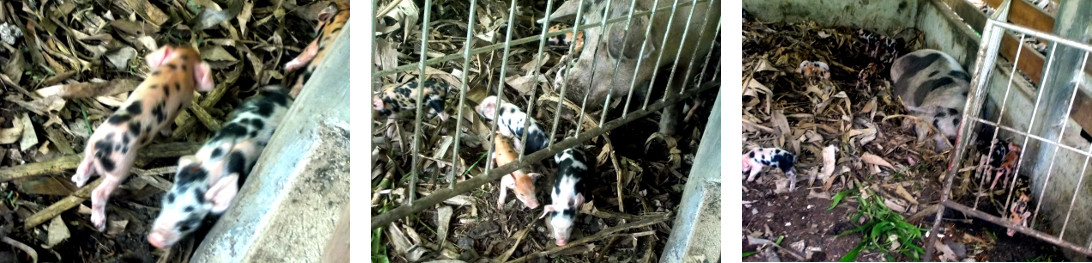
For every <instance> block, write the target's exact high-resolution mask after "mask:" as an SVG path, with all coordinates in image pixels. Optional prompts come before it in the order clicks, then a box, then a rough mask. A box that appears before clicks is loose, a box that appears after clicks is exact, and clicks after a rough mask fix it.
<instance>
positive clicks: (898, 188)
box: [895, 184, 918, 205]
mask: <svg viewBox="0 0 1092 263" xmlns="http://www.w3.org/2000/svg"><path fill="white" fill-rule="evenodd" d="M895 194H898V195H899V197H902V199H906V201H907V202H910V203H911V204H915V205H916V204H918V200H917V199H915V198H914V195H911V194H910V192H908V191H906V188H903V187H902V185H898V184H896V185H895Z"/></svg>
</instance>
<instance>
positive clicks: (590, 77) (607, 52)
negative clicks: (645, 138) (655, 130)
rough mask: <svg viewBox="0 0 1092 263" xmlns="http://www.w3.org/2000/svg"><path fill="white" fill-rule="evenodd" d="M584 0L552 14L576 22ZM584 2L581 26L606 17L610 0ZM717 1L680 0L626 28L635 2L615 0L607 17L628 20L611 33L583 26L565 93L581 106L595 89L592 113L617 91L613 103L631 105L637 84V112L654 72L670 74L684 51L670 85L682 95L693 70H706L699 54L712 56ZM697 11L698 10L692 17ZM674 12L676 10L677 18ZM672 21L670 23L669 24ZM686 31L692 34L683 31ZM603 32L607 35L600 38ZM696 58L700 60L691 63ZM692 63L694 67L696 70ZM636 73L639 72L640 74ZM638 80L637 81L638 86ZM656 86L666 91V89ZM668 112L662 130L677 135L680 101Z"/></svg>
mask: <svg viewBox="0 0 1092 263" xmlns="http://www.w3.org/2000/svg"><path fill="white" fill-rule="evenodd" d="M580 1H581V0H570V1H569V2H566V3H564V4H563V5H562V7H559V8H558V10H557V11H556V12H554V13H553V14H551V15H550V17H551V19H552V20H557V19H562V21H565V22H568V21H571V19H572V18H570V17H571V16H573V15H575V13H576V11H577V8H576V6H577V5H578V4H577V3H578V2H580ZM583 1H584V2H583V3H584V8H583V10H584V15H583V19H584V20H583V21H581V22H580V23H579V24H589V23H592V24H596V25H598V24H599V23H600V22H601V21H603V10H604V8H606V5H607V1H605V0H583ZM712 1H713V3H712V6H713V8H709V5H710V2H704V1H703V2H699V3H697V4H695V5H689V6H682V4H684V3H687V4H689V3H692V1H685V0H679V1H677V2H678V4H679V7H678V8H677V9H676V10H675V12H671V11H670V10H671V9H665V10H664V11H658V12H656V16H655V17H654V18H652V19H651V20H650V19H649V16H650V15H648V14H646V15H635V16H633V21H632V22H631V24H630V26H629V28H626V24H625V17H627V16H628V14H629V10H630V3H631V2H632V1H631V0H613V1H612V2H611V3H610V9H611V10H610V12H609V14H608V15H607V19H611V18H616V17H623V21H622V22H620V23H614V24H608V25H607V26H606V30H605V31H604V30H603V29H602V28H600V27H593V28H587V29H584V30H583V32H584V40H585V43H584V47H585V48H583V50H582V52H580V53H579V56H578V57H577V59H576V60H575V61H573V62H572V65H570V66H571V67H572V68H571V69H569V70H566V71H565V72H567V74H566V76H565V77H564V79H565V80H564V81H566V82H568V84H567V85H568V88H567V90H566V92H565V93H566V94H565V97H566V98H567V99H569V100H571V101H574V102H576V103H578V104H579V103H582V102H583V100H584V96H585V94H588V92H590V93H591V94H590V95H588V102H587V103H588V104H587V106H586V107H587V108H586V111H587V112H592V111H595V110H598V109H601V108H602V105H603V103H604V101H605V100H606V97H607V94H613V95H612V96H611V98H612V99H611V101H614V102H621V103H625V100H626V96H627V95H628V94H629V92H630V87H631V86H635V87H636V89H635V90H634V91H633V94H634V100H633V102H631V106H630V109H631V110H633V109H635V108H638V107H640V106H641V104H642V103H644V99H643V97H644V95H645V92H646V91H647V89H648V86H649V82H650V80H651V79H652V77H653V75H652V73H653V70H654V69H656V68H661V67H662V68H661V69H660V71H659V72H660V73H669V72H670V71H671V67H670V66H671V65H673V64H674V63H675V58H676V55H678V64H677V67H678V68H676V69H675V75H674V77H673V78H672V82H671V83H669V84H668V86H669V87H670V89H668V93H669V95H671V96H675V95H674V94H677V93H678V92H679V89H680V88H682V87H684V86H685V85H686V84H687V82H688V79H690V78H689V76H687V75H685V74H686V73H687V71H688V69H690V70H689V71H690V73H691V74H692V75H693V74H697V73H698V71H700V70H701V66H700V65H698V64H700V63H701V62H702V60H701V59H694V58H695V57H701V56H705V55H707V54H708V52H709V49H710V48H711V47H712V45H713V42H714V41H713V40H714V38H715V35H716V28H717V23H719V22H720V1H719V0H712ZM653 2H654V1H653V0H638V1H636V5H637V6H636V9H635V10H637V11H641V10H651V9H652V7H653V6H652V5H653ZM674 3H675V1H671V0H660V1H659V4H658V6H659V7H671V6H672V5H673V4H674ZM691 10H693V14H692V17H689V20H688V16H691ZM672 13H674V16H673V18H672ZM669 19H670V27H668V24H669V23H668V22H669ZM650 23H651V24H652V27H651V32H649V34H648V37H646V35H645V32H646V29H647V28H648V25H649V24H650ZM687 28H689V30H687ZM668 31H670V32H668ZM684 31H685V33H686V35H683V33H684ZM603 32H606V33H607V34H606V35H603V36H602V39H600V35H602V34H603ZM627 32H628V34H627ZM665 38H666V43H665V42H664V39H665ZM623 39H624V40H623ZM642 44H645V45H646V47H645V49H644V52H643V53H642V52H641V46H642ZM680 45H682V49H681V51H682V52H680V48H679V46H680ZM661 52H662V53H661ZM661 54H662V55H661ZM660 56H662V58H660V59H659V61H657V58H658V57H660ZM641 57H643V59H642V60H641V64H640V65H638V64H637V60H638V58H641ZM691 60H697V61H695V62H693V63H691ZM616 61H620V63H618V67H617V70H616V68H615V66H614V65H615V62H616ZM692 64H693V65H692ZM691 66H693V67H694V68H690V67H691ZM634 72H637V74H636V77H635V75H634ZM666 77H668V76H667V74H664V75H662V76H661V77H659V78H666ZM635 82H636V85H633V84H634V83H635ZM654 88H655V89H663V87H654ZM653 99H655V98H653ZM653 99H650V100H649V103H650V104H651V103H652V102H655V100H653ZM612 104H613V103H612ZM663 114H664V115H663V116H661V119H660V132H661V133H664V134H667V135H673V134H674V133H675V128H676V127H675V126H676V125H677V123H678V118H679V116H678V115H680V114H681V111H680V107H679V105H678V104H673V105H672V106H669V107H667V108H665V109H664V113H663Z"/></svg>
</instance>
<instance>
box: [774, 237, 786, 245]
mask: <svg viewBox="0 0 1092 263" xmlns="http://www.w3.org/2000/svg"><path fill="white" fill-rule="evenodd" d="M784 239H785V236H779V237H777V242H774V244H777V245H778V246H780V245H781V240H784Z"/></svg>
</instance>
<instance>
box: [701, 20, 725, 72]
mask: <svg viewBox="0 0 1092 263" xmlns="http://www.w3.org/2000/svg"><path fill="white" fill-rule="evenodd" d="M721 24H722V23H720V21H717V30H716V31H715V32H716V33H715V34H713V39H717V37H718V36H720V25H721ZM713 41H715V40H711V41H710V42H713ZM710 45H711V46H709V52H708V53H705V62H703V63H702V64H701V72H699V73H698V83H703V81H705V67H708V66H709V59H710V58H712V56H713V46H715V45H714V44H712V43H710ZM721 45H722V46H723V44H721ZM721 52H723V51H721ZM714 77H715V76H714Z"/></svg>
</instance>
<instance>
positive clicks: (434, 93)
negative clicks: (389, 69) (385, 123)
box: [372, 79, 450, 121]
mask: <svg viewBox="0 0 1092 263" xmlns="http://www.w3.org/2000/svg"><path fill="white" fill-rule="evenodd" d="M418 84H420V85H423V86H424V87H420V89H421V93H422V96H423V98H424V99H423V100H424V101H422V102H421V105H422V106H423V107H426V108H427V109H428V117H429V118H432V117H436V116H439V117H440V121H447V117H448V115H447V113H446V112H444V96H446V94H447V90H448V89H450V86H449V85H448V84H447V83H446V82H443V81H435V80H431V79H430V80H425V81H423V82H420V83H418V82H417V81H414V82H410V83H406V84H405V85H397V86H388V87H386V88H383V90H382V91H380V92H379V94H376V95H375V96H373V97H372V109H374V110H375V113H376V116H392V117H393V116H394V115H395V114H398V113H401V112H406V111H410V112H413V111H415V110H417V96H418V95H417V89H418V87H417V85H418Z"/></svg>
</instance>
